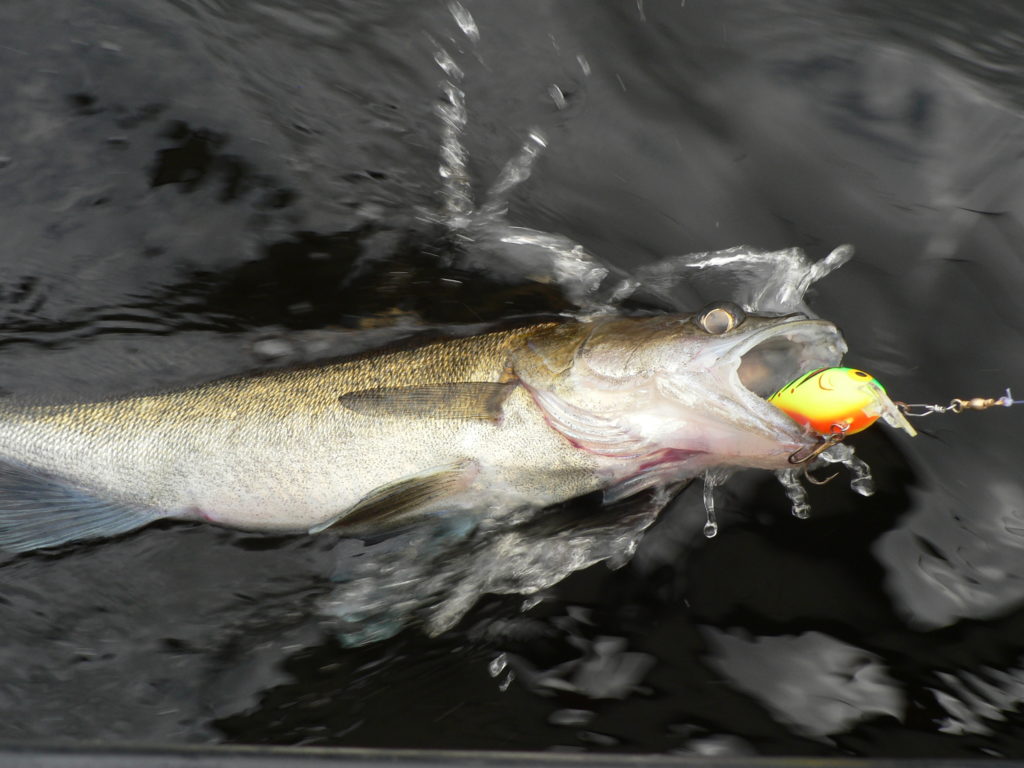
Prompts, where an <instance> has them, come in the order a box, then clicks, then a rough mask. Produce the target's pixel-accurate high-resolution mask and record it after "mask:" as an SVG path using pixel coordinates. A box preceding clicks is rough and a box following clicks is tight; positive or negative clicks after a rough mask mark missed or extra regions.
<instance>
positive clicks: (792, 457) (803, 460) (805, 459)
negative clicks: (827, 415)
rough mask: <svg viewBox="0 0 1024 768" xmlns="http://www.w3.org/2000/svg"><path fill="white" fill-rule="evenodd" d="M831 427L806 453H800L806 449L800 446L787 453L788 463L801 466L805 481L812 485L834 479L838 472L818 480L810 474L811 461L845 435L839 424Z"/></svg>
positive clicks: (841, 439)
mask: <svg viewBox="0 0 1024 768" xmlns="http://www.w3.org/2000/svg"><path fill="white" fill-rule="evenodd" d="M832 429H833V432H832V434H830V435H827V436H826V435H822V436H821V439H820V440H819V441H818V444H817V445H815V446H814V447H813V448H811V449H810V451H809V452H808V453H807V455H801V454H802V453H803V451H804V450H806V449H804V448H801V449H799V450H797V451H793V453H791V454H789V459H788V461H789V463H790V464H796V465H798V466H802V467H803V471H804V477H806V478H807V481H808V482H809V483H811V484H813V485H825V484H826V483H828V482H830V481H832V480H834V479H835V478H836V476H837V475H838V474H839V473H838V472H833V473H832V474H831V475H829V476H828V477H826V478H825V479H824V480H819V479H818V478H816V477H815V476H814V475H812V474H811V470H810V463H811V462H812V461H814V460H815V459H816V458H818V457H819V456H820V455H821V454H823V453H824V452H825V451H827V450H828V449H829V448H831V447H832V446H833V445H838V444H839V443H841V442H842V441H843V438H845V437H846V430H845V429H843V427H842V426H841V425H839V424H833V425H832Z"/></svg>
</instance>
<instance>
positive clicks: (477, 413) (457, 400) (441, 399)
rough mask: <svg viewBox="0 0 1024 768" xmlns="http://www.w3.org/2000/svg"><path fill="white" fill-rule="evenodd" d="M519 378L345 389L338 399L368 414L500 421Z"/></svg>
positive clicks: (350, 408) (357, 410)
mask: <svg viewBox="0 0 1024 768" xmlns="http://www.w3.org/2000/svg"><path fill="white" fill-rule="evenodd" d="M516 385H517V382H516V381H507V382H497V381H464V382H452V383H447V384H426V385H424V386H418V387H377V388H373V389H360V390H356V391H354V392H346V393H345V394H344V395H342V396H341V397H339V398H338V400H339V402H340V403H341V404H342V405H343V406H345V407H346V408H348V409H349V410H351V411H355V412H356V413H362V414H366V415H389V416H411V417H416V418H431V419H485V420H488V421H497V420H498V419H500V418H501V409H502V406H503V405H504V403H505V400H506V398H508V396H509V395H510V394H512V390H513V389H515V387H516Z"/></svg>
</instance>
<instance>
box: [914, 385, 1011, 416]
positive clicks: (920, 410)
mask: <svg viewBox="0 0 1024 768" xmlns="http://www.w3.org/2000/svg"><path fill="white" fill-rule="evenodd" d="M1022 404H1024V400H1014V399H1013V394H1012V393H1011V392H1010V390H1009V388H1007V390H1006V394H1004V395H1003V396H1002V397H972V398H970V399H969V400H964V399H963V398H959V397H954V398H953V399H952V400H950V401H949V405H928V404H926V403H904V402H900V401H898V400H897V401H896V407H897V408H899V409H900V411H901V412H902V413H903V414H904V415H905V416H914V417H916V416H930V415H931V414H933V413H963V412H964V411H985V410H988V409H989V408H994V407H996V406H1000V407H1002V408H1009V407H1010V406H1011V405H1022Z"/></svg>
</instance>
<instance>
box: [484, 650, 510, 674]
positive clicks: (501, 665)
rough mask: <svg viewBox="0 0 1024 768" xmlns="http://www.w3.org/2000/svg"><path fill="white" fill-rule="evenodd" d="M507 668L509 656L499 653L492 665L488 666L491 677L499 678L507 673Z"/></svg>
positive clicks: (492, 660)
mask: <svg viewBox="0 0 1024 768" xmlns="http://www.w3.org/2000/svg"><path fill="white" fill-rule="evenodd" d="M507 666H508V656H507V655H506V654H504V653H499V654H498V655H497V656H495V657H494V658H493V659H491V663H490V664H488V665H487V672H488V673H489V674H490V676H491V677H497V676H498V675H500V674H501V673H502V672H504V671H505V668H506V667H507Z"/></svg>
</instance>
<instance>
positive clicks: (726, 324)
mask: <svg viewBox="0 0 1024 768" xmlns="http://www.w3.org/2000/svg"><path fill="white" fill-rule="evenodd" d="M746 319H747V315H746V313H745V312H744V311H743V310H742V309H740V307H738V306H737V305H736V304H733V303H732V302H731V301H726V302H722V303H721V304H712V305H710V306H708V307H705V308H704V309H702V310H701V311H700V312H698V313H697V315H696V317H694V321H695V322H696V323H697V326H698V327H699V328H701V329H702V330H704V331H706V332H708V333H712V334H714V335H716V336H718V335H720V334H723V333H728V332H729V331H731V330H733V329H734V328H736V327H737V326H738V325H740V323H742V322H743V321H744V320H746Z"/></svg>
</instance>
